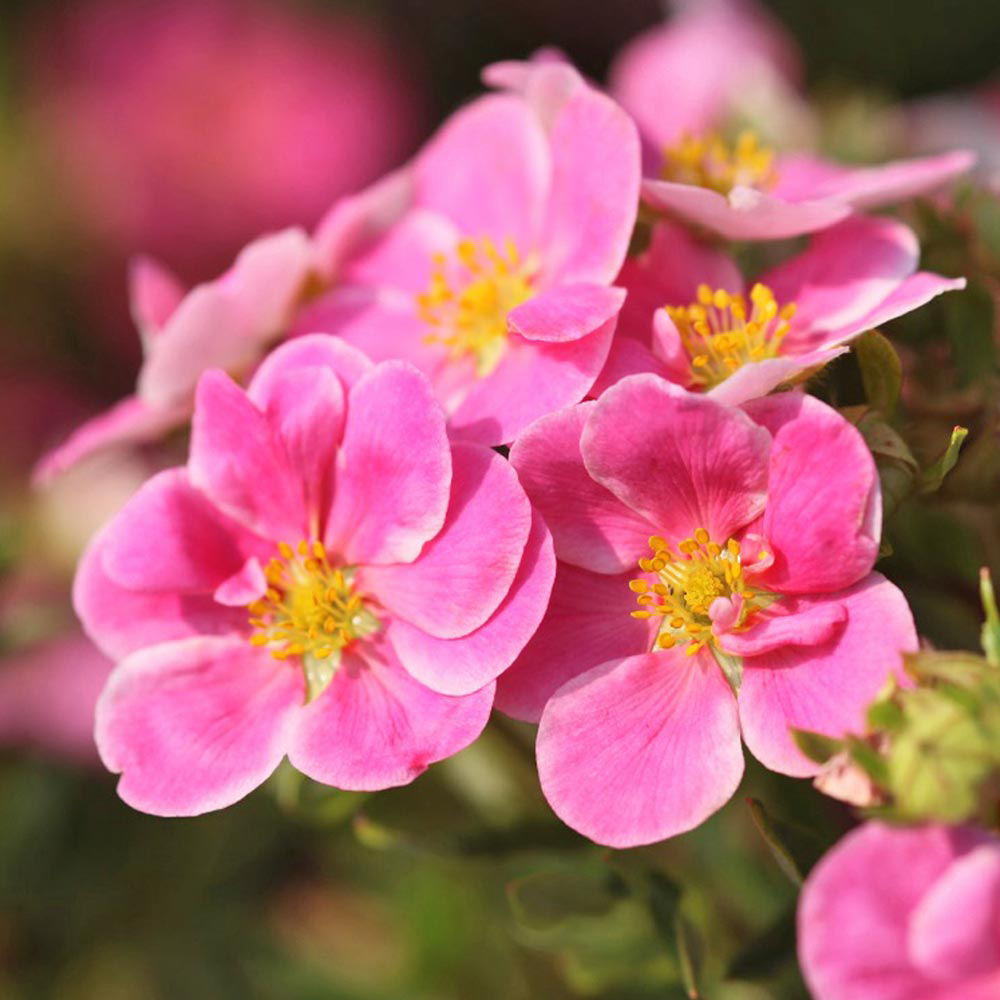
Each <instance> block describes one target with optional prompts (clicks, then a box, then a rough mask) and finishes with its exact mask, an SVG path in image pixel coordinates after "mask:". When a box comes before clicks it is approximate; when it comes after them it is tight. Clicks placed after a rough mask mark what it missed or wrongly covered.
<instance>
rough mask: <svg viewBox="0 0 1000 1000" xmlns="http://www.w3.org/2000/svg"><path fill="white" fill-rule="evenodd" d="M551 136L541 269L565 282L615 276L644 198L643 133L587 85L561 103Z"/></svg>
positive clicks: (610, 101)
mask: <svg viewBox="0 0 1000 1000" xmlns="http://www.w3.org/2000/svg"><path fill="white" fill-rule="evenodd" d="M550 141H551V145H552V188H551V191H550V193H549V200H548V206H547V210H546V218H545V223H544V231H543V234H542V248H541V254H542V260H543V267H544V273H545V274H546V275H547V276H548V278H549V280H551V281H558V282H560V283H563V284H565V283H570V282H573V283H578V282H599V283H607V282H610V281H612V280H614V277H615V275H616V274H617V273H618V269H619V268H620V267H621V265H622V262H623V261H624V260H625V254H626V252H627V251H628V245H629V240H630V239H631V238H632V229H633V227H634V225H635V217H636V210H637V208H638V205H639V182H640V179H641V172H642V168H641V163H640V155H639V134H638V132H637V131H636V127H635V125H634V124H633V122H632V120H631V119H630V118H629V116H628V115H627V114H625V112H624V111H622V109H621V108H620V107H619V106H618V105H617V104H616V103H615V102H614V101H612V100H611V99H610V98H609V97H606V96H605V95H604V94H601V93H599V92H598V91H596V90H594V89H592V88H591V87H587V86H582V87H580V88H579V89H578V90H576V91H575V92H574V93H573V94H572V96H570V97H568V98H567V100H566V101H565V103H564V104H563V106H562V107H561V109H560V111H559V114H558V115H557V117H556V120H555V124H554V126H553V129H552V136H551V140H550ZM595 325H596V324H595ZM591 329H593V327H592V328H591Z"/></svg>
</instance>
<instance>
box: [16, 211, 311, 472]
mask: <svg viewBox="0 0 1000 1000" xmlns="http://www.w3.org/2000/svg"><path fill="white" fill-rule="evenodd" d="M313 271H314V262H313V250H312V245H311V243H310V241H309V238H308V237H307V236H306V234H305V233H304V232H302V231H301V230H299V229H286V230H285V231H284V232H280V233H275V234H273V235H269V236H262V237H260V238H259V239H257V240H254V242H253V243H251V244H250V245H249V246H247V247H246V248H245V249H244V250H243V251H242V252H241V253H240V255H239V256H238V257H237V258H236V261H235V263H234V264H233V266H232V267H231V268H230V269H229V270H228V271H226V273H225V274H223V275H222V276H221V277H219V278H217V279H215V280H214V281H209V282H206V283H205V284H203V285H198V286H197V287H196V288H193V289H192V290H191V291H190V292H187V293H185V291H184V289H183V287H182V286H181V284H180V282H178V280H177V279H176V278H175V277H174V276H173V275H172V274H171V273H170V272H169V271H167V270H166V269H165V268H163V267H162V266H161V265H159V264H157V263H156V262H155V261H153V260H150V259H147V258H140V259H138V260H137V261H136V262H135V263H134V265H133V267H132V272H131V275H130V278H131V286H132V288H131V298H132V313H133V317H134V319H135V323H136V326H137V327H138V330H139V336H140V338H141V340H142V346H143V353H144V355H145V357H144V360H143V364H142V368H141V369H140V372H139V380H138V385H137V387H136V393H135V395H133V396H128V397H127V398H125V399H123V400H121V401H120V402H119V403H117V404H116V405H115V406H113V407H112V408H111V409H110V410H107V411H106V412H104V413H101V414H99V415H98V416H96V417H94V418H93V419H91V420H89V421H87V422H86V423H84V424H83V425H82V426H81V427H79V428H78V429H77V430H76V431H75V432H74V433H73V434H72V435H70V437H69V438H68V439H67V440H66V441H65V442H63V443H62V444H61V445H60V446H59V447H57V448H56V449H54V450H53V451H51V452H49V453H48V454H47V455H45V456H44V457H43V458H42V460H41V462H40V463H39V464H38V466H37V468H36V470H35V478H36V479H37V480H38V481H41V482H44V481H47V480H49V479H51V478H52V477H54V476H56V475H58V474H59V473H61V472H64V471H65V470H67V469H68V468H70V467H71V466H73V465H76V464H77V463H78V462H80V461H82V460H83V459H84V458H86V457H88V456H89V455H92V454H94V453H95V452H97V451H101V450H103V449H106V448H111V447H121V446H125V445H135V444H144V443H147V442H150V441H155V440H157V439H159V438H161V437H163V435H164V434H166V433H167V432H168V431H170V430H172V429H173V428H175V427H178V426H180V425H181V424H183V423H184V422H185V421H187V420H188V419H189V417H190V416H191V408H192V406H193V404H194V391H195V386H196V385H197V383H198V377H199V375H200V374H201V373H202V372H204V371H207V370H209V369H211V368H222V369H224V370H225V371H228V372H230V373H232V374H236V375H245V374H247V373H248V372H249V371H251V370H252V368H253V366H254V365H255V364H256V363H257V362H258V361H259V360H260V359H261V358H262V357H263V356H264V354H265V352H266V351H267V349H268V347H269V346H270V345H271V344H272V343H273V342H274V341H275V340H277V339H279V338H280V337H282V336H283V335H284V333H285V332H286V331H287V327H288V324H289V322H290V320H291V317H292V315H293V313H294V310H295V309H296V307H297V306H298V304H299V303H300V302H301V300H302V298H303V296H304V294H305V293H306V291H307V288H308V282H309V280H310V278H311V277H312V275H313Z"/></svg>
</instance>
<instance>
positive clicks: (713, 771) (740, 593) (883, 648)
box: [497, 374, 916, 847]
mask: <svg viewBox="0 0 1000 1000" xmlns="http://www.w3.org/2000/svg"><path fill="white" fill-rule="evenodd" d="M511 461H512V463H513V464H514V466H515V467H516V468H517V470H518V474H519V476H520V477H521V481H522V483H523V484H524V487H525V489H526V490H527V492H528V495H529V497H531V499H532V502H533V503H534V504H535V506H536V507H537V509H538V510H539V511H540V512H541V514H542V515H543V517H545V519H546V523H547V524H548V525H549V528H550V530H551V531H552V535H553V540H554V542H555V550H556V556H557V559H558V560H559V562H558V568H557V572H556V582H555V587H554V589H553V593H552V600H551V603H550V607H549V610H548V612H547V614H546V616H545V619H544V621H543V622H542V625H541V627H540V628H539V630H538V632H537V634H536V635H535V636H534V638H533V639H532V640H531V642H529V643H528V645H527V647H526V648H525V650H524V652H523V653H522V654H521V656H520V657H519V658H518V660H517V661H516V663H515V664H514V666H513V667H512V668H511V669H510V670H509V671H508V672H507V673H506V674H505V675H504V676H503V677H502V678H501V680H500V683H499V687H498V692H497V705H498V707H500V708H502V709H503V710H504V711H505V712H508V713H509V714H511V715H514V716H515V717H517V718H522V719H528V720H535V719H539V718H540V719H541V726H540V729H539V732H538V748H537V752H538V769H539V774H540V776H541V781H542V789H543V791H544V792H545V795H546V797H547V798H548V800H549V803H550V804H551V805H552V807H553V809H554V810H555V811H556V812H557V813H558V814H559V815H560V816H561V817H562V818H563V820H565V821H566V822H567V823H568V824H569V825H570V826H572V827H574V828H575V829H577V830H579V831H580V832H581V833H583V834H585V835H586V836H588V837H590V838H591V839H593V840H596V841H598V842H599V843H603V844H608V845H611V846H613V847H627V846H632V845H636V844H644V843H651V842H653V841H656V840H661V839H663V838H664V837H669V836H672V835H674V834H677V833H681V832H683V831H685V830H690V829H692V828H693V827H695V826H697V825H698V824H699V823H701V822H702V821H703V820H704V819H705V818H706V817H707V816H709V815H710V814H711V813H712V812H714V811H715V810H716V809H718V808H719V807H720V806H721V805H722V804H723V803H724V802H726V800H727V799H728V798H729V797H730V796H731V795H732V793H733V791H734V790H735V789H736V787H737V785H738V784H739V781H740V777H741V775H742V773H743V755H742V751H741V748H740V734H741V732H742V735H743V739H744V741H745V742H746V744H747V746H748V747H749V748H750V750H751V751H752V752H753V754H754V755H755V756H756V757H757V759H758V760H760V761H761V762H762V763H763V764H765V765H766V766H767V767H769V768H771V769H772V770H775V771H779V772H781V773H783V774H790V775H796V776H806V775H810V774H814V773H815V771H816V767H815V765H813V764H811V763H810V762H809V761H807V760H806V759H805V758H804V757H803V756H802V755H801V754H800V753H799V751H798V749H797V748H796V746H795V744H794V742H793V740H792V738H791V735H790V733H789V727H799V728H803V729H810V730H814V731H818V732H823V733H828V734H831V735H838V736H839V735H842V734H843V733H844V732H845V731H848V730H855V731H857V730H859V729H860V727H861V725H862V722H863V720H864V712H865V708H866V706H867V704H868V703H869V702H870V700H871V699H872V698H873V697H874V696H875V694H876V693H877V692H878V690H879V688H880V687H881V685H882V684H883V683H884V682H885V680H886V679H887V677H888V676H889V675H890V673H892V672H894V671H895V670H897V669H898V667H899V666H900V659H901V658H900V653H901V651H904V650H912V649H915V648H916V635H915V633H914V627H913V621H912V618H911V616H910V612H909V609H908V607H907V605H906V601H905V599H904V598H903V595H902V594H901V593H900V592H899V591H898V590H897V589H896V588H895V587H894V586H893V585H892V584H891V583H889V582H888V581H886V580H885V579H883V578H882V577H881V576H880V575H879V574H877V573H873V572H872V571H871V570H872V565H873V564H874V562H875V557H876V555H877V553H878V546H879V535H880V527H881V498H880V493H879V486H878V477H877V474H876V471H875V464H874V461H873V460H872V457H871V454H870V453H869V451H868V449H867V448H866V447H865V444H864V441H863V440H862V438H861V436H860V434H859V433H858V432H857V431H856V430H855V428H854V427H853V426H851V425H850V424H848V423H847V421H845V420H844V419H843V418H842V417H841V416H840V415H839V414H838V413H836V412H835V411H834V410H831V409H830V408H829V407H828V406H826V405H825V404H823V403H820V402H819V401H818V400H816V399H814V398H813V397H811V396H805V395H801V394H798V393H784V394H780V395H777V396H770V397H766V398H764V399H757V400H754V401H753V402H751V403H748V404H747V405H746V406H745V407H744V408H742V409H736V408H731V407H727V406H724V405H722V404H720V403H719V402H717V401H716V400H714V399H710V398H708V397H706V396H704V395H695V394H692V393H689V392H687V391H685V390H684V389H681V388H680V387H678V386H676V385H672V384H671V383H669V382H667V381H665V380H663V379H661V378H659V377H657V376H655V375H651V374H646V375H634V376H631V377H629V378H626V379H623V380H622V381H621V382H619V383H618V384H617V385H615V386H613V387H612V388H611V389H609V390H608V391H607V392H606V393H604V395H603V396H602V397H601V398H600V399H598V400H597V401H596V402H586V403H581V404H579V405H577V406H574V407H570V408H568V409H565V410H562V411H561V412H559V413H555V414H552V415H550V416H548V417H545V418H543V419H542V420H539V421H538V422H537V423H535V424H533V425H532V426H531V427H530V428H529V429H528V430H527V431H525V432H524V434H522V435H521V437H520V438H519V439H518V440H517V442H516V443H515V445H514V448H513V450H512V452H511ZM637 602H638V604H637ZM720 668H721V669H720ZM727 674H728V677H729V680H728V681H727ZM734 688H738V698H737V697H734V694H733V689H734Z"/></svg>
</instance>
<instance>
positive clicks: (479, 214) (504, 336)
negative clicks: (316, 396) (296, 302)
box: [295, 59, 640, 445]
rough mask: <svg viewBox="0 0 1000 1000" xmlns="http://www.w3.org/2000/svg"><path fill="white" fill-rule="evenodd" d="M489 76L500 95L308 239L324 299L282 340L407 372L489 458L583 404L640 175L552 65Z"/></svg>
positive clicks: (462, 114)
mask: <svg viewBox="0 0 1000 1000" xmlns="http://www.w3.org/2000/svg"><path fill="white" fill-rule="evenodd" d="M486 76H487V79H488V80H491V81H496V82H498V83H501V84H502V85H503V86H506V87H508V88H510V89H509V90H508V91H507V92H505V93H499V94H491V95H489V96H486V97H482V98H480V99H478V100H476V101H474V102H472V103H471V104H469V105H467V106H466V107H465V108H463V109H462V110H460V111H458V112H457V113H456V114H454V115H453V116H452V117H451V118H450V119H449V120H448V121H447V122H445V124H444V125H443V126H442V128H441V129H440V130H439V131H438V133H437V134H436V135H435V136H434V137H433V138H432V139H431V141H430V142H429V143H428V144H427V146H426V147H425V148H424V149H423V151H422V152H421V153H420V154H419V155H418V156H417V157H416V159H415V161H414V162H413V163H412V164H411V165H410V167H409V168H408V169H407V170H406V171H405V172H403V173H401V174H399V175H396V176H394V177H391V178H389V179H387V180H386V181H384V182H382V183H381V184H380V185H378V186H377V187H376V188H375V189H373V190H372V191H368V192H366V193H364V194H363V195H361V196H359V197H358V198H356V199H353V200H348V201H347V202H345V203H343V204H341V205H339V206H337V207H336V208H335V209H334V211H333V212H332V213H331V215H330V216H329V217H328V219H327V220H326V222H325V223H324V224H323V225H321V227H320V230H319V232H318V234H317V245H318V254H319V256H320V258H321V259H322V260H323V261H325V262H326V267H327V269H328V271H329V273H330V274H332V275H334V276H335V278H336V285H337V287H335V289H334V291H333V292H331V293H330V294H329V295H327V296H326V297H324V298H322V299H319V300H318V301H317V302H316V303H315V304H314V306H313V307H312V308H311V309H307V310H305V311H304V312H303V313H302V314H301V315H300V316H299V318H298V320H297V322H296V324H295V330H296V331H300V332H310V331H316V330H322V331H326V332H330V333H336V334H338V335H340V336H341V337H343V338H344V339H345V340H347V341H348V342H349V343H351V344H354V345H355V346H357V347H359V348H361V349H362V350H363V351H364V352H365V353H366V354H368V355H369V356H370V357H372V358H373V359H375V360H383V359H386V358H403V359H406V360H407V361H410V362H411V363H413V364H414V365H416V366H417V367H418V368H420V369H421V370H422V371H423V372H425V373H426V375H427V376H428V378H429V379H430V380H431V382H432V384H433V385H434V388H435V392H436V393H437V395H438V398H439V399H440V400H441V402H442V404H443V405H444V407H445V409H446V411H447V413H448V415H449V418H450V430H451V433H452V435H453V436H454V437H456V438H461V439H465V440H473V441H477V442H480V443H483V444H490V445H494V444H501V443H503V442H508V441H510V440H512V439H513V437H514V436H515V435H516V434H517V433H518V432H519V431H520V430H521V429H522V428H523V427H525V426H526V425H527V424H528V423H530V422H531V421H532V420H534V419H535V418H537V417H539V416H541V415H542V414H545V413H548V412H551V411H552V410H554V409H557V408H559V407H562V406H566V405H567V404H569V403H573V402H576V401H577V400H579V399H582V398H583V396H584V395H585V394H586V393H587V390H588V389H589V388H590V387H591V385H592V383H593V381H594V378H595V377H596V376H597V374H598V372H599V371H600V369H601V367H602V365H603V364H604V359H605V357H606V356H607V352H608V347H609V345H610V343H611V336H612V333H613V331H614V325H615V319H616V317H617V315H618V310H619V309H620V307H621V304H622V300H623V298H624V292H623V291H622V290H621V289H618V288H614V287H612V286H611V282H612V281H613V280H614V278H615V275H616V274H617V273H618V270H619V268H620V267H621V264H622V262H623V260H624V259H625V253H626V251H627V249H628V243H629V239H630V237H631V233H632V226H633V224H634V221H635V214H636V209H637V205H638V187H639V179H640V163H639V143H638V137H637V134H636V131H635V127H634V125H633V124H632V122H631V121H630V120H629V118H628V116H627V115H625V113H624V112H623V111H622V110H621V109H620V108H619V107H618V106H617V105H616V104H615V103H614V102H613V101H611V100H610V99H609V98H607V97H605V96H604V95H602V94H600V93H598V92H597V91H596V90H594V89H593V88H591V87H589V86H587V85H586V83H585V82H584V81H583V80H582V78H581V77H580V76H579V75H578V74H577V73H576V72H575V71H574V70H573V69H572V68H571V67H570V66H568V65H566V64H565V63H562V62H559V61H551V60H545V59H542V60H539V61H536V62H534V63H531V64H511V63H506V64H501V65H499V66H497V67H493V68H491V69H490V70H488V71H487V74H486ZM331 248H333V249H331Z"/></svg>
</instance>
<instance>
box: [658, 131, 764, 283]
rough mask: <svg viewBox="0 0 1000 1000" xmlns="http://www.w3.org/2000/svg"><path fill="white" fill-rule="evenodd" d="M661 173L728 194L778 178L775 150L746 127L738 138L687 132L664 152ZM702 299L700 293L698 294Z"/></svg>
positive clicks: (681, 181) (674, 180)
mask: <svg viewBox="0 0 1000 1000" xmlns="http://www.w3.org/2000/svg"><path fill="white" fill-rule="evenodd" d="M661 174H662V176H663V178H664V179H665V180H668V181H673V182H674V183H676V184H694V185H697V186H698V187H705V188H710V189H711V190H713V191H718V192H719V193H720V194H729V192H730V191H731V190H732V189H733V188H734V187H736V186H737V185H742V186H745V187H755V188H758V189H761V190H766V189H767V188H770V187H772V186H773V185H774V183H775V182H776V181H777V174H776V172H775V168H774V151H773V150H771V149H769V148H768V147H766V146H762V145H761V143H760V140H759V139H758V138H757V136H756V135H755V134H754V133H753V132H751V131H749V130H747V131H744V132H741V133H740V135H739V136H737V138H736V141H735V142H732V143H731V142H727V141H726V140H725V139H724V138H722V136H720V135H718V134H716V133H712V134H709V135H705V136H694V135H684V136H682V137H681V138H680V140H679V141H677V142H676V143H674V144H673V145H671V146H668V147H667V148H666V149H665V150H664V153H663V167H662V170H661ZM698 298H699V301H701V293H700V291H699V295H698Z"/></svg>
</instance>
